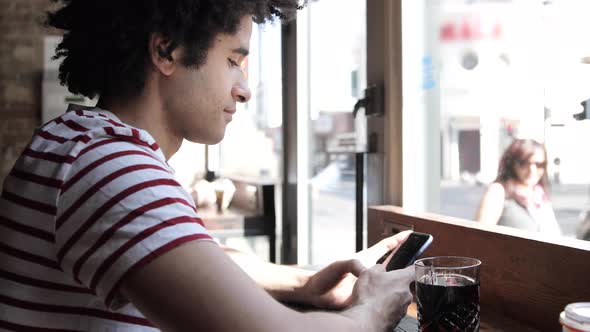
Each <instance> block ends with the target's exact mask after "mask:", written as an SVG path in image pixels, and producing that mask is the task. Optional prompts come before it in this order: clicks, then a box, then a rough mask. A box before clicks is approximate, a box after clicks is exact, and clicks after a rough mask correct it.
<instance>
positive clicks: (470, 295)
mask: <svg viewBox="0 0 590 332" xmlns="http://www.w3.org/2000/svg"><path fill="white" fill-rule="evenodd" d="M480 264H481V262H480V261H478V260H476V259H472V258H464V257H433V258H425V259H421V260H419V261H417V262H416V264H415V267H416V299H417V304H418V322H419V325H420V331H422V332H430V331H436V332H477V331H479V317H480V307H479V266H480Z"/></svg>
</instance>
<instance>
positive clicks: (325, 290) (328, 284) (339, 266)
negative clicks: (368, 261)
mask: <svg viewBox="0 0 590 332" xmlns="http://www.w3.org/2000/svg"><path fill="white" fill-rule="evenodd" d="M363 270H365V267H364V266H363V264H361V262H360V261H358V260H356V259H351V260H347V261H337V262H334V263H332V264H330V265H328V266H327V267H325V268H323V269H322V270H320V271H318V272H317V273H315V274H314V275H312V276H310V277H309V279H308V281H307V282H306V283H305V285H304V286H303V287H302V288H301V290H300V291H301V294H302V295H303V297H304V299H305V300H303V302H306V303H310V304H311V305H313V306H315V307H318V308H326V309H343V308H346V307H348V306H349V305H350V304H351V303H352V289H353V287H354V284H355V282H356V279H357V278H356V276H358V275H360V274H361V272H362V271H363Z"/></svg>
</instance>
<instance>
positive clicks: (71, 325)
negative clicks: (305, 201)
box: [0, 0, 414, 331]
mask: <svg viewBox="0 0 590 332" xmlns="http://www.w3.org/2000/svg"><path fill="white" fill-rule="evenodd" d="M296 8H298V4H297V3H296V1H295V0H200V1H199V0H126V1H114V0H100V1H99V0H95V1H89V0H85V1H82V0H77V1H76V0H69V1H64V6H63V7H62V8H60V9H58V10H56V11H55V12H54V13H51V14H49V18H48V23H49V25H51V26H53V27H56V28H59V29H62V30H64V38H63V41H62V43H61V44H60V45H59V46H58V48H57V57H58V58H63V63H62V65H61V67H60V80H61V81H62V83H64V84H66V85H67V86H68V88H69V89H70V91H72V92H74V93H80V94H83V95H86V96H90V97H92V96H95V95H98V96H100V97H99V101H98V104H97V107H95V108H90V109H87V108H83V107H80V106H71V109H70V111H69V112H66V113H65V114H64V115H62V116H60V117H58V118H56V119H54V120H53V121H50V122H48V123H46V124H45V125H44V126H43V127H41V128H39V129H38V130H37V131H36V133H35V135H34V136H33V138H32V140H31V143H30V144H29V146H28V147H27V148H26V149H25V151H24V152H23V154H22V156H21V157H20V158H19V160H18V161H17V163H16V164H15V166H14V168H13V170H12V172H11V173H10V175H9V176H8V177H7V179H6V180H5V183H4V191H3V193H2V198H1V200H0V226H2V232H0V256H1V257H0V328H3V329H8V330H18V331H23V330H26V331H152V330H158V329H161V330H164V331H199V330H202V331H291V330H293V331H301V330H303V331H306V330H307V331H385V330H386V329H387V328H388V327H390V326H391V325H393V324H395V323H396V322H397V321H399V319H400V318H401V317H402V316H403V315H404V313H405V310H406V308H407V305H408V304H409V302H410V300H411V294H410V293H409V289H408V288H409V287H408V285H409V283H410V282H411V281H412V280H413V276H414V275H413V271H412V268H408V269H405V270H401V271H396V272H390V273H385V272H384V269H383V267H382V266H380V265H379V266H375V267H373V268H371V269H366V268H365V266H364V265H363V264H361V262H360V261H359V260H348V261H340V262H336V263H333V264H332V265H330V266H328V267H326V268H325V269H323V270H322V271H320V272H318V273H315V274H314V273H312V272H307V271H303V270H300V269H295V268H290V267H283V266H278V265H272V264H268V263H263V262H259V261H257V260H255V259H253V258H252V257H249V256H247V255H245V254H240V253H237V252H232V251H229V255H228V254H227V253H226V252H224V251H223V250H222V248H220V247H219V246H218V245H217V244H216V243H215V242H213V241H211V237H210V236H209V234H208V233H207V231H206V229H205V228H204V227H203V225H202V222H201V220H200V219H199V217H198V214H197V211H196V209H195V207H194V204H193V203H192V202H191V197H190V195H188V193H186V192H185V191H184V190H183V189H182V188H181V187H180V185H179V184H178V183H177V182H176V181H175V180H174V178H173V175H172V174H173V172H172V170H171V169H170V167H169V166H168V164H167V162H166V161H167V160H168V159H169V158H170V157H171V156H172V155H173V154H174V153H175V152H176V151H177V150H178V149H179V147H180V144H181V142H182V140H183V139H188V140H190V141H193V142H199V143H207V144H215V143H218V142H219V141H220V140H221V139H222V138H223V136H224V132H225V127H226V125H227V123H228V122H230V121H231V120H232V115H233V114H234V113H235V111H236V103H238V102H247V101H248V100H249V99H250V91H249V90H248V87H247V86H246V82H245V78H244V75H243V73H242V71H241V68H240V65H239V64H240V63H241V62H242V61H243V60H244V58H245V57H246V56H247V55H248V48H249V43H250V35H251V32H252V22H253V21H256V22H264V21H267V20H271V19H272V18H273V17H280V18H288V17H289V15H292V13H293V12H294V11H295V9H296ZM405 236H407V233H405V234H402V235H400V236H397V237H393V238H389V239H386V240H384V241H382V242H381V243H379V244H378V245H376V246H374V247H372V248H370V249H368V250H366V251H365V252H362V253H361V254H359V258H362V259H365V260H366V261H368V262H374V261H375V260H377V258H379V256H381V255H382V254H383V253H384V252H386V251H387V250H388V249H391V248H394V247H396V246H397V245H398V244H399V243H400V242H401V241H403V240H404V239H405ZM236 263H237V264H236ZM350 274H353V275H355V276H358V280H356V282H355V278H354V277H351V276H350ZM353 285H354V289H352V286H353ZM277 300H280V301H287V302H299V303H305V304H311V305H315V306H319V307H327V308H337V309H343V310H342V311H338V312H307V313H300V312H296V311H294V310H292V309H290V308H288V307H286V306H284V305H283V304H281V303H280V302H278V301H277Z"/></svg>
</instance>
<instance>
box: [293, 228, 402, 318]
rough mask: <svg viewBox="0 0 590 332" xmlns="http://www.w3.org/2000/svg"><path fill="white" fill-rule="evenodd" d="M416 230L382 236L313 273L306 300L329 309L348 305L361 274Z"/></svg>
mask: <svg viewBox="0 0 590 332" xmlns="http://www.w3.org/2000/svg"><path fill="white" fill-rule="evenodd" d="M410 233H412V231H404V232H400V233H398V234H396V235H394V236H390V237H388V238H386V239H383V240H381V241H380V242H379V243H377V244H375V245H374V246H372V247H371V248H368V249H365V250H363V251H360V252H358V253H356V254H354V257H353V258H354V259H352V260H346V261H337V262H335V263H332V264H330V265H328V266H327V267H325V268H324V269H322V270H320V271H318V272H317V273H316V274H314V275H313V276H311V277H310V278H309V280H308V281H307V282H306V283H305V285H304V286H303V288H302V289H301V294H302V295H303V298H304V299H303V300H302V302H305V303H310V304H311V305H313V306H316V307H319V308H326V309H344V308H346V307H348V306H350V304H351V303H352V290H353V287H354V284H355V283H356V280H357V276H358V275H359V274H360V273H361V272H362V271H363V270H365V269H366V268H370V267H372V266H374V265H375V262H376V261H377V260H378V259H379V258H380V257H381V256H383V255H384V254H385V253H387V252H388V251H390V250H392V249H395V248H397V247H398V246H399V245H400V244H402V243H403V242H404V241H405V240H406V239H407V238H408V236H409V235H410Z"/></svg>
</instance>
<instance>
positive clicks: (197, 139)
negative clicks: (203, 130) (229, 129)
mask: <svg viewBox="0 0 590 332" xmlns="http://www.w3.org/2000/svg"><path fill="white" fill-rule="evenodd" d="M224 136H225V128H224V130H223V131H222V132H220V133H209V135H194V136H191V137H185V139H186V140H187V141H189V142H193V143H199V144H208V145H215V144H218V143H219V142H221V140H223V137H224Z"/></svg>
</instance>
